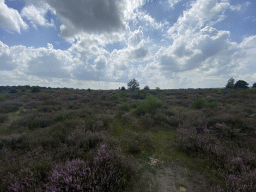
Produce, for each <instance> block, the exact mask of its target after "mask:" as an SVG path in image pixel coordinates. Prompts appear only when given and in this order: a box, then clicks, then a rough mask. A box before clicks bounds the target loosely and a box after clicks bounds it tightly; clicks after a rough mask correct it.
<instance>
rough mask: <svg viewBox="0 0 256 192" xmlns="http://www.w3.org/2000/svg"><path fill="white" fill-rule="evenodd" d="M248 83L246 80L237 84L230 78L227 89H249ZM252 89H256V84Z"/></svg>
mask: <svg viewBox="0 0 256 192" xmlns="http://www.w3.org/2000/svg"><path fill="white" fill-rule="evenodd" d="M248 85H249V84H248V83H247V82H246V81H244V80H238V81H237V82H236V83H235V80H234V78H233V77H232V78H230V79H229V80H228V82H227V84H226V88H227V89H234V88H235V89H236V88H242V89H248V88H249V87H248ZM252 88H256V83H254V84H253V86H252Z"/></svg>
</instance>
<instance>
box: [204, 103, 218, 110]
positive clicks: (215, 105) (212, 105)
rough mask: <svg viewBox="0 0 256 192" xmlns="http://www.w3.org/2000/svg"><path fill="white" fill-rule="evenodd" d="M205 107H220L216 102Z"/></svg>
mask: <svg viewBox="0 0 256 192" xmlns="http://www.w3.org/2000/svg"><path fill="white" fill-rule="evenodd" d="M205 106H206V107H208V108H212V109H213V108H215V107H217V106H218V105H217V103H216V102H212V103H209V102H207V103H206V105H205Z"/></svg>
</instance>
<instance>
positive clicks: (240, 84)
mask: <svg viewBox="0 0 256 192" xmlns="http://www.w3.org/2000/svg"><path fill="white" fill-rule="evenodd" d="M248 85H249V84H248V83H247V82H246V81H244V80H239V81H237V82H236V83H235V85H234V88H243V89H248V88H249V87H248Z"/></svg>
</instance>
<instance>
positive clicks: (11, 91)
mask: <svg viewBox="0 0 256 192" xmlns="http://www.w3.org/2000/svg"><path fill="white" fill-rule="evenodd" d="M17 92H18V91H17V90H16V89H13V88H12V89H10V91H9V93H17Z"/></svg>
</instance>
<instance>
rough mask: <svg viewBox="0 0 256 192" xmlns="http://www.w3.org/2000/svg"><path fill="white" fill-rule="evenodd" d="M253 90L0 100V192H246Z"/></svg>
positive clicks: (34, 92)
mask: <svg viewBox="0 0 256 192" xmlns="http://www.w3.org/2000/svg"><path fill="white" fill-rule="evenodd" d="M255 90H256V89H246V90H243V89H176V90H160V89H156V90H135V91H132V90H90V89H88V90H78V89H68V88H62V89H60V88H58V89H53V88H40V87H29V86H26V87H24V88H22V89H18V87H16V88H10V87H9V88H6V89H2V91H1V92H0V191H2V192H4V191H127V192H128V191H129V192H130V191H142V192H143V191H220V192H221V191H255V190H256V155H255V154H256V137H255V136H256V131H255V130H256V129H255V128H256V127H255V125H256V91H255Z"/></svg>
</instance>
